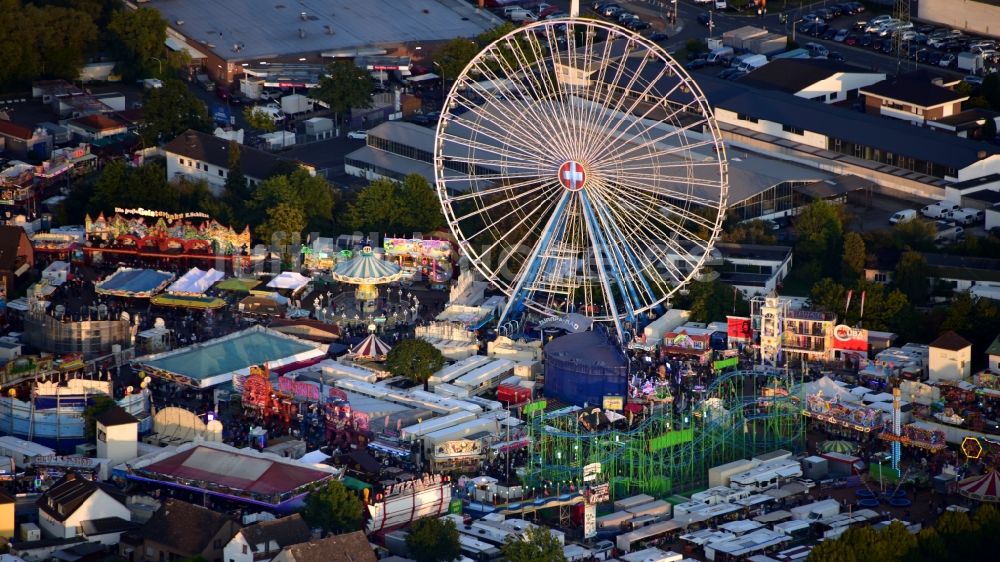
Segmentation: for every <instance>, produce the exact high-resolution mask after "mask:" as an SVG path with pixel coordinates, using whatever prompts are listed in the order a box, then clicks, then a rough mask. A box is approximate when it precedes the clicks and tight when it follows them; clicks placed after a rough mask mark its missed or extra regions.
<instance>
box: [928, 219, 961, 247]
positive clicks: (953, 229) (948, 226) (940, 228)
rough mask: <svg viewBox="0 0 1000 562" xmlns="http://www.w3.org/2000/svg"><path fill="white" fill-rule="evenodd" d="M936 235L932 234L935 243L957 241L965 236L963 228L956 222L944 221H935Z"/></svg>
mask: <svg viewBox="0 0 1000 562" xmlns="http://www.w3.org/2000/svg"><path fill="white" fill-rule="evenodd" d="M936 226H937V235H935V236H934V243H935V244H944V243H947V242H958V241H959V240H961V239H962V238H965V229H964V228H962V227H961V226H958V225H957V224H952V223H949V222H945V221H937V223H936Z"/></svg>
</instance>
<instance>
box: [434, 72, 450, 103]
mask: <svg viewBox="0 0 1000 562" xmlns="http://www.w3.org/2000/svg"><path fill="white" fill-rule="evenodd" d="M431 64H433V65H434V66H436V67H437V69H438V75H439V76H440V77H441V103H442V104H443V103H444V98H445V97H447V93H446V92H445V90H444V68H442V67H441V63H439V62H437V61H431Z"/></svg>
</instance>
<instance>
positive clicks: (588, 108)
mask: <svg viewBox="0 0 1000 562" xmlns="http://www.w3.org/2000/svg"><path fill="white" fill-rule="evenodd" d="M590 45H591V46H590V50H588V53H592V51H593V40H591V43H590ZM602 45H603V51H602V52H601V53H600V55H599V56H598V55H597V54H596V53H593V54H590V55H589V58H590V61H591V64H595V65H597V66H598V70H597V76H596V77H595V78H594V79H593V80H591V82H590V83H591V84H598V85H600V84H604V83H605V77H606V76H607V73H608V68H610V66H611V64H610V63H609V61H611V60H612V59H613V57H612V56H611V55H612V46H613V45H614V41H603V42H602ZM599 92H600V88H594V87H593V86H591V87H590V88H587V90H586V91H585V92H583V93H584V94H586V98H590V97H597V95H598V94H599ZM584 99H585V98H584ZM578 100H579V101H577V103H581V102H582V101H583V99H580V97H578ZM583 107H584V111H583V116H582V123H584V126H582V127H580V128H581V130H583V131H584V132H585V133H586V146H593V145H594V144H595V142H596V140H597V138H598V136H599V134H600V132H599V130H598V129H597V128H596V127H595V126H593V125H594V124H595V123H596V122H597V112H598V109H599V107H600V106H599V105H598V104H597V103H590V104H584V105H583Z"/></svg>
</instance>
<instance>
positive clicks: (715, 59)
mask: <svg viewBox="0 0 1000 562" xmlns="http://www.w3.org/2000/svg"><path fill="white" fill-rule="evenodd" d="M733 54H734V51H733V48H732V47H719V48H718V49H712V52H711V53H708V58H706V59H705V60H706V61H707V62H708V64H722V62H723V61H724V60H726V59H731V58H733Z"/></svg>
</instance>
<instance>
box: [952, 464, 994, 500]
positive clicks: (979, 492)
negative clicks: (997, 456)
mask: <svg viewBox="0 0 1000 562" xmlns="http://www.w3.org/2000/svg"><path fill="white" fill-rule="evenodd" d="M958 493H960V494H962V495H963V496H965V497H967V498H972V499H974V500H979V501H981V502H996V501H1000V475H997V473H996V471H990V472H987V473H986V474H984V475H982V476H975V477H973V478H966V479H965V480H962V482H960V483H959V484H958Z"/></svg>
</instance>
